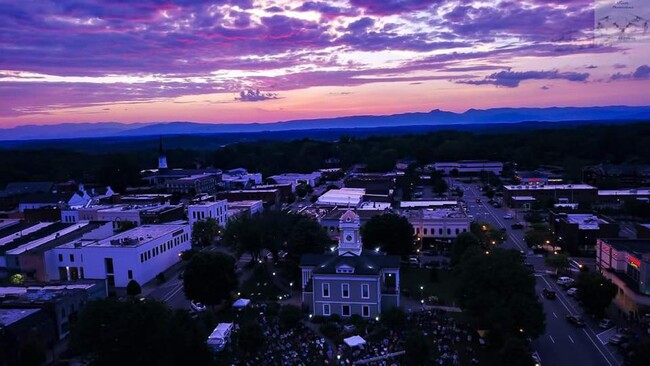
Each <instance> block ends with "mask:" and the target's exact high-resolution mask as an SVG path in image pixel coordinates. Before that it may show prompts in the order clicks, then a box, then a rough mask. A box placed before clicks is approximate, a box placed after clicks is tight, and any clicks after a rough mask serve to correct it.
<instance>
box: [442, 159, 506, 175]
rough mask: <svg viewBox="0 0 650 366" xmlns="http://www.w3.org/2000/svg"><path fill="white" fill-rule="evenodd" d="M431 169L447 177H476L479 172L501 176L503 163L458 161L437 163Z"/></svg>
mask: <svg viewBox="0 0 650 366" xmlns="http://www.w3.org/2000/svg"><path fill="white" fill-rule="evenodd" d="M433 169H434V170H436V171H441V172H443V173H444V174H447V175H450V174H458V175H476V174H480V173H481V172H486V173H493V174H495V175H501V173H503V163H502V162H499V161H487V160H460V161H456V162H437V163H434V164H433Z"/></svg>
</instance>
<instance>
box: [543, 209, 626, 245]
mask: <svg viewBox="0 0 650 366" xmlns="http://www.w3.org/2000/svg"><path fill="white" fill-rule="evenodd" d="M549 215H550V218H549V225H550V227H551V232H552V233H553V236H554V238H555V240H554V242H555V243H556V244H557V246H559V247H562V250H564V251H567V252H569V253H571V254H573V255H578V254H583V255H585V254H592V255H593V252H594V251H595V250H596V239H597V238H618V236H619V226H618V224H617V223H615V222H614V221H613V220H611V219H609V218H605V217H599V216H596V215H593V214H589V213H586V214H585V213H566V212H556V211H551V212H550V214H549Z"/></svg>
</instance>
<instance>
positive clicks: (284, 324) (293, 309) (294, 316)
mask: <svg viewBox="0 0 650 366" xmlns="http://www.w3.org/2000/svg"><path fill="white" fill-rule="evenodd" d="M301 318H302V312H301V310H300V308H299V307H297V306H295V305H285V306H283V307H282V308H281V309H280V313H279V320H280V328H282V329H283V330H285V331H286V330H289V329H292V328H295V327H296V325H298V323H299V322H300V319H301Z"/></svg>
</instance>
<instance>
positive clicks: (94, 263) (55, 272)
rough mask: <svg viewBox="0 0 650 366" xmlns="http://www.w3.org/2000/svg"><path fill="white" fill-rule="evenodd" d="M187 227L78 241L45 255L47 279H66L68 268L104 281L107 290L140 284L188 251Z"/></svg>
mask: <svg viewBox="0 0 650 366" xmlns="http://www.w3.org/2000/svg"><path fill="white" fill-rule="evenodd" d="M190 247H191V244H190V226H189V225H188V224H182V225H143V226H139V227H137V228H134V229H131V230H128V231H125V232H123V233H120V234H118V235H114V236H111V237H108V238H106V239H101V240H89V241H88V240H86V241H83V240H80V241H73V242H70V243H67V244H63V245H60V246H58V247H56V248H54V249H52V250H50V251H49V252H48V256H47V257H46V261H47V263H48V266H47V271H48V275H49V277H50V278H55V279H61V280H68V278H66V275H67V273H70V271H71V269H73V268H74V270H75V271H78V272H79V273H83V277H84V278H87V279H105V280H106V282H107V285H108V286H109V287H126V285H127V284H128V283H129V281H130V280H136V281H137V282H138V283H139V284H141V285H143V284H145V283H147V282H149V281H151V280H152V279H154V278H155V277H156V275H157V274H158V273H160V272H163V271H165V270H166V269H167V268H169V267H171V266H172V265H174V264H176V263H178V261H179V260H180V259H179V254H180V253H181V252H182V251H184V250H188V249H190Z"/></svg>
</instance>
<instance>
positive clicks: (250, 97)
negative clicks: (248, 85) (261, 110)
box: [235, 89, 278, 102]
mask: <svg viewBox="0 0 650 366" xmlns="http://www.w3.org/2000/svg"><path fill="white" fill-rule="evenodd" d="M270 99H278V95H277V94H276V93H264V92H260V90H259V89H256V90H246V91H241V92H239V97H237V98H235V100H238V101H240V102H262V101H265V100H270Z"/></svg>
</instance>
